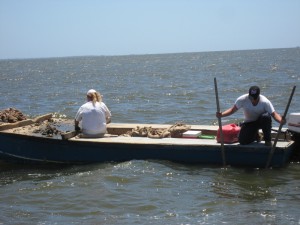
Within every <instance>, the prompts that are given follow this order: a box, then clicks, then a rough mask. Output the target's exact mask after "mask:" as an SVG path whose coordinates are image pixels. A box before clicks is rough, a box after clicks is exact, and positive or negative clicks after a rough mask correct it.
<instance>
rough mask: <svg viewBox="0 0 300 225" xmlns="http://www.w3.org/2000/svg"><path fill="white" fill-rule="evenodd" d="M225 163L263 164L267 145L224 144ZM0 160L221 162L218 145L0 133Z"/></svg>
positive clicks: (284, 156)
mask: <svg viewBox="0 0 300 225" xmlns="http://www.w3.org/2000/svg"><path fill="white" fill-rule="evenodd" d="M224 149H225V158H226V164H227V165H231V166H243V167H255V168H256V167H265V165H266V162H267V159H268V156H269V153H270V147H261V146H260V147H258V146H256V145H248V146H240V145H225V146H224ZM291 152H292V145H288V146H287V147H285V148H276V149H275V152H274V154H273V157H272V161H271V163H270V166H272V167H282V166H284V165H286V163H287V162H288V161H289V158H290V155H291ZM0 160H3V161H6V162H13V163H43V164H45V163H57V164H87V163H99V162H122V161H129V160H169V161H174V162H181V163H197V164H212V165H222V164H223V160H222V154H221V148H220V145H214V146H211V145H162V144H155V143H154V144H136V143H114V142H109V143H102V142H101V143H99V142H91V141H79V142H77V141H69V140H60V139H52V138H45V137H34V136H26V135H19V134H7V133H2V134H1V135H0Z"/></svg>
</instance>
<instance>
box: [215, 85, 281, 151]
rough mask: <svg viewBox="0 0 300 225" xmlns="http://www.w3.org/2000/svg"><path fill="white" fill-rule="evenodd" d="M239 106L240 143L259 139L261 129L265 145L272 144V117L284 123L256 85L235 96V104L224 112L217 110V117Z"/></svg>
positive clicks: (232, 111) (225, 114) (227, 114)
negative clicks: (240, 110)
mask: <svg viewBox="0 0 300 225" xmlns="http://www.w3.org/2000/svg"><path fill="white" fill-rule="evenodd" d="M240 108H242V109H243V111H244V116H245V118H244V122H243V124H242V125H241V131H240V134H239V142H240V144H242V145H246V144H250V143H252V142H254V141H255V140H259V135H258V130H259V129H262V131H263V134H264V140H265V145H267V146H272V142H271V128H272V118H271V116H272V117H273V118H274V120H276V121H277V122H278V123H283V124H284V123H285V121H283V120H282V117H281V116H280V115H279V114H278V113H277V112H276V111H275V109H274V107H273V105H272V103H271V102H270V100H269V99H267V98H266V97H265V96H263V95H261V94H260V89H259V87H257V86H252V87H250V89H249V93H248V94H244V95H242V96H240V97H238V98H237V100H236V101H235V104H234V105H233V106H232V107H231V108H229V109H227V110H225V111H224V112H217V113H216V116H217V117H218V118H221V117H226V116H230V115H232V114H233V113H235V112H236V111H237V110H239V109H240Z"/></svg>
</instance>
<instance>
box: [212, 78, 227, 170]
mask: <svg viewBox="0 0 300 225" xmlns="http://www.w3.org/2000/svg"><path fill="white" fill-rule="evenodd" d="M214 82H215V94H216V103H217V112H218V113H219V112H220V104H219V94H218V85H217V79H216V78H214ZM218 123H219V131H220V137H221V151H222V161H223V166H226V159H225V150H224V137H223V130H222V120H221V117H218Z"/></svg>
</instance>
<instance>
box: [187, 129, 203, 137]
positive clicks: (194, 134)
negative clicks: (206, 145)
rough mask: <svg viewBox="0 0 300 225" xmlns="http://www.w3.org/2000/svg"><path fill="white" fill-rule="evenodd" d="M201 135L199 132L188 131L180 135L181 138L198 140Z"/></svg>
mask: <svg viewBox="0 0 300 225" xmlns="http://www.w3.org/2000/svg"><path fill="white" fill-rule="evenodd" d="M200 135H201V131H199V130H188V131H186V132H184V133H183V134H182V137H183V138H198V137H199V136H200Z"/></svg>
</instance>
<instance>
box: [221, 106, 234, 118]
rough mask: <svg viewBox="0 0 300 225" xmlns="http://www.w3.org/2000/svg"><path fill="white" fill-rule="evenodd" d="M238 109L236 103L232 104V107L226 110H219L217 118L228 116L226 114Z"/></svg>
mask: <svg viewBox="0 0 300 225" xmlns="http://www.w3.org/2000/svg"><path fill="white" fill-rule="evenodd" d="M237 110H238V108H237V107H236V105H234V106H232V107H231V108H229V109H227V110H225V111H224V112H217V113H216V117H217V118H221V117H226V116H230V115H232V114H233V113H235V112H236V111H237Z"/></svg>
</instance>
